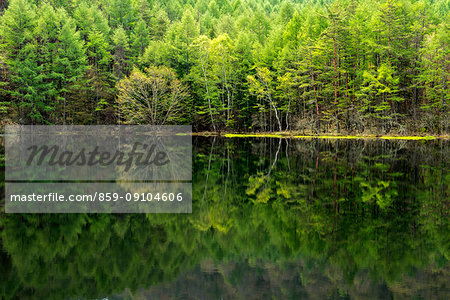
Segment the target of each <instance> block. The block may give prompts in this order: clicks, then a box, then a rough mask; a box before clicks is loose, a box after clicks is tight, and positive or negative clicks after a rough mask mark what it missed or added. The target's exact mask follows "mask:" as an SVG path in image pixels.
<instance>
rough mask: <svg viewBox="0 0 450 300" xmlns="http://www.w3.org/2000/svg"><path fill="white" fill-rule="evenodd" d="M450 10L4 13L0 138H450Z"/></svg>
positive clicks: (41, 8)
mask: <svg viewBox="0 0 450 300" xmlns="http://www.w3.org/2000/svg"><path fill="white" fill-rule="evenodd" d="M449 8H450V2H449V1H448V0H420V1H415V0H362V1H350V0H337V1H328V0H304V1H302V0H292V1H289V0H173V1H162V0H92V1H87V0H46V1H39V0H34V1H33V0H12V1H6V0H4V1H1V2H0V13H1V17H0V95H1V96H0V125H2V126H3V125H6V124H153V125H161V124H167V125H170V124H191V125H192V126H193V130H194V131H215V132H271V131H274V132H282V131H296V132H303V133H305V132H307V133H315V134H317V133H383V134H400V135H402V134H407V133H414V134H435V135H439V134H440V135H445V134H448V130H449V121H448V103H447V102H448V101H447V100H448V98H449V96H450V91H449V88H448V80H449V78H450V76H449V72H450V67H449V63H448V62H449V57H450V53H449V47H448V46H449V40H450V34H449V25H450V22H449V20H450V14H449V11H450V9H449Z"/></svg>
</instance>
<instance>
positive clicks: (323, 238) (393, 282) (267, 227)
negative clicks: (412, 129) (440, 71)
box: [0, 137, 450, 300]
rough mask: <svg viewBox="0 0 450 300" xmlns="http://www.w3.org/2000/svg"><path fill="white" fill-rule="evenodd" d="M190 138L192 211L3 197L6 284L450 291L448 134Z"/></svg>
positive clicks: (147, 290) (438, 295)
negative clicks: (14, 205) (79, 207)
mask: <svg viewBox="0 0 450 300" xmlns="http://www.w3.org/2000/svg"><path fill="white" fill-rule="evenodd" d="M1 142H2V143H3V141H1ZM193 144H194V145H193V155H194V157H193V163H194V166H193V167H194V173H193V201H192V202H193V203H192V204H193V208H192V214H189V215H181V214H171V215H170V214H152V215H143V214H140V215H110V214H98V215H86V214H60V215H32V214H27V215H13V214H8V215H7V214H4V213H3V211H4V209H3V203H4V200H2V204H1V205H2V207H1V210H2V213H1V215H0V298H1V299H104V298H108V299H246V300H248V299H450V263H449V259H450V222H449V220H450V190H449V185H450V172H449V169H448V168H449V165H450V161H449V154H450V153H449V149H450V147H449V146H450V143H449V141H442V140H436V141H390V140H384V141H383V140H315V139H309V140H300V139H298V140H292V139H274V138H267V139H263V138H248V139H245V138H238V139H225V138H218V137H216V138H203V137H194V138H193ZM3 153H4V149H3V148H2V147H1V150H0V164H1V165H2V171H1V172H0V180H1V186H0V192H1V193H2V195H4V168H3V166H4V155H3ZM2 197H3V196H2Z"/></svg>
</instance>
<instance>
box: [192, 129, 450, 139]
mask: <svg viewBox="0 0 450 300" xmlns="http://www.w3.org/2000/svg"><path fill="white" fill-rule="evenodd" d="M191 135H192V136H203V137H213V136H218V137H225V138H290V139H383V140H410V141H417V140H448V139H449V138H450V137H449V136H448V135H423V136H420V135H417V136H415V135H375V134H361V135H345V134H341V135H339V134H317V135H315V134H301V133H299V132H251V133H234V132H211V131H202V132H192V133H191Z"/></svg>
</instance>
